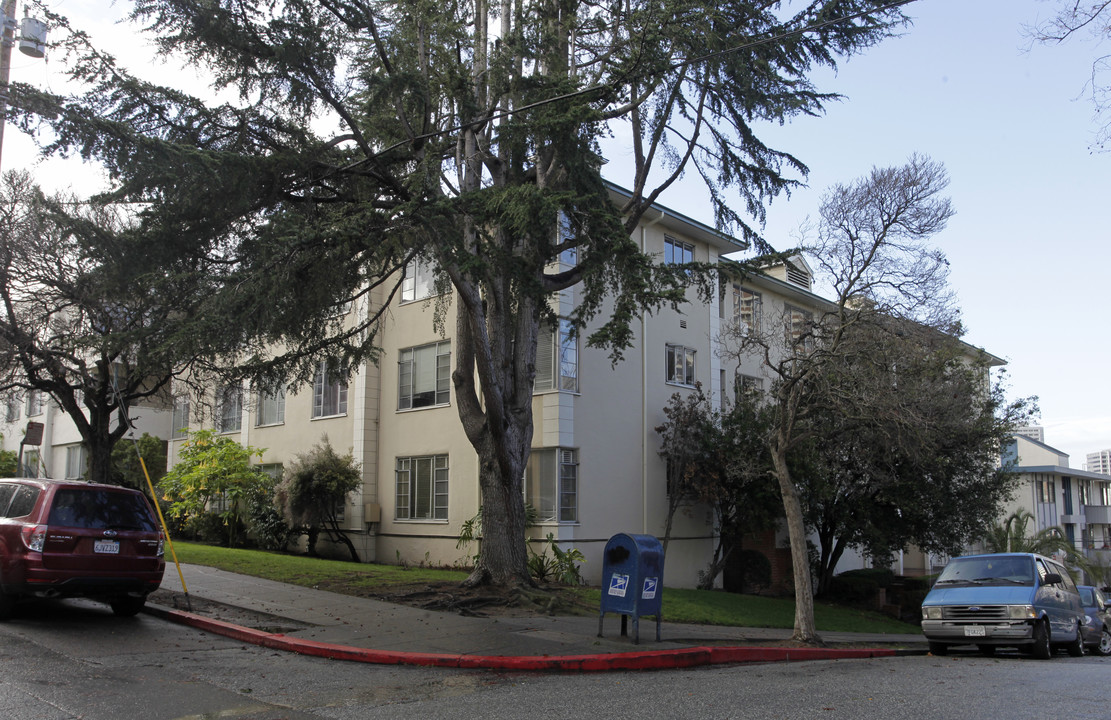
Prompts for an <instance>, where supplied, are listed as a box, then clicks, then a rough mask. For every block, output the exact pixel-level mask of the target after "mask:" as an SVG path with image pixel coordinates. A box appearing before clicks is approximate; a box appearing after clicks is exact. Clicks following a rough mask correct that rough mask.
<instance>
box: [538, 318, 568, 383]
mask: <svg viewBox="0 0 1111 720" xmlns="http://www.w3.org/2000/svg"><path fill="white" fill-rule="evenodd" d="M533 387H534V389H535V390H536V391H538V392H539V391H541V390H568V391H570V392H577V391H578V389H579V346H578V338H577V337H576V335H575V332H574V327H573V326H572V325H571V321H570V320H564V319H560V321H559V326H558V327H557V328H555V329H554V330H551V331H549V330H548V328H547V327H546V326H544V325H541V326H540V333H539V335H538V336H537V338H536V380H535V383H534V385H533Z"/></svg>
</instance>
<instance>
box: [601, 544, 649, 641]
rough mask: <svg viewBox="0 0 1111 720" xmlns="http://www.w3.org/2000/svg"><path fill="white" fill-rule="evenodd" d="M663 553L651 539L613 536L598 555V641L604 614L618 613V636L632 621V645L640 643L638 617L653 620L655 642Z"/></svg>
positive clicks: (623, 632) (627, 630)
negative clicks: (599, 587) (603, 551)
mask: <svg viewBox="0 0 1111 720" xmlns="http://www.w3.org/2000/svg"><path fill="white" fill-rule="evenodd" d="M663 580H664V551H663V546H662V545H660V541H659V540H658V539H657V538H655V537H653V536H652V535H629V534H626V533H620V534H618V535H614V536H613V537H611V538H610V539H609V542H607V543H606V550H605V553H604V554H603V555H602V603H601V608H600V609H599V613H598V637H602V621H603V620H604V619H605V617H606V613H608V612H615V613H621V634H622V635H628V634H629V626H628V621H629V616H630V615H631V616H632V618H633V642H634V643H637V644H639V643H640V616H641V615H655V616H656V641H657V642H659V640H660V622H661V621H662V620H663V609H662V608H663Z"/></svg>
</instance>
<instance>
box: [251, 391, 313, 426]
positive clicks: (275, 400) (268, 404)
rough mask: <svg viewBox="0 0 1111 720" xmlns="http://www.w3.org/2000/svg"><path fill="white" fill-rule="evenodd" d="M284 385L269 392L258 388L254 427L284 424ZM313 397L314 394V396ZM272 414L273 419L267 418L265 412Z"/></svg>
mask: <svg viewBox="0 0 1111 720" xmlns="http://www.w3.org/2000/svg"><path fill="white" fill-rule="evenodd" d="M285 396H286V390H285V387H284V386H283V387H280V388H278V389H277V390H275V391H273V392H270V391H268V390H259V391H258V397H257V398H256V399H255V427H271V426H274V425H284V424H285V399H286V397H285ZM314 397H315V396H314ZM268 413H269V414H272V415H273V416H274V417H273V419H268V418H267V417H266V416H267V414H268Z"/></svg>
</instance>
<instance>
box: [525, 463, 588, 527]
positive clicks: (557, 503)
mask: <svg viewBox="0 0 1111 720" xmlns="http://www.w3.org/2000/svg"><path fill="white" fill-rule="evenodd" d="M525 502H527V503H528V504H530V505H532V507H533V508H534V509H535V510H536V519H537V521H538V522H577V521H578V519H579V463H578V455H577V453H576V451H575V450H567V449H564V448H543V449H538V450H533V451H532V454H531V455H530V456H529V462H528V468H527V469H526V470H525Z"/></svg>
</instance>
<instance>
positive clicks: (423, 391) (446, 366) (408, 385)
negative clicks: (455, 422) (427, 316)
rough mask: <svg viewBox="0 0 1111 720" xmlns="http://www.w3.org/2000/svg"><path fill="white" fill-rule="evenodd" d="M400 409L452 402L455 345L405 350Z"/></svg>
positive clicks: (400, 366)
mask: <svg viewBox="0 0 1111 720" xmlns="http://www.w3.org/2000/svg"><path fill="white" fill-rule="evenodd" d="M397 366H398V367H397V409H398V410H411V409H413V408H422V407H432V406H435V405H446V404H448V403H449V402H451V343H450V342H446V341H445V342H439V343H434V344H432V345H425V346H423V347H418V348H409V349H407V350H402V351H401V355H400V356H399V359H398V362H397Z"/></svg>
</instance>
